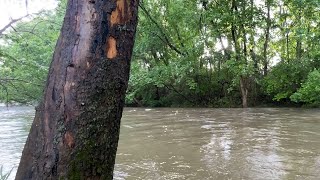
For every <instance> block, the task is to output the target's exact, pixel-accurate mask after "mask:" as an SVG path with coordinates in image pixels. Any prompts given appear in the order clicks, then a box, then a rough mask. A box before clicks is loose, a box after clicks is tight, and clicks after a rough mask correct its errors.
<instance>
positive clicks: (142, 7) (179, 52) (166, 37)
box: [139, 3, 185, 56]
mask: <svg viewBox="0 0 320 180" xmlns="http://www.w3.org/2000/svg"><path fill="white" fill-rule="evenodd" d="M139 7H140V8H141V9H142V11H143V12H144V13H145V15H147V17H148V18H149V19H150V20H151V22H152V23H154V25H156V26H157V28H158V29H159V31H160V33H161V34H162V36H163V37H164V39H161V40H162V41H163V42H164V43H166V44H167V45H168V46H169V47H170V48H171V49H172V50H174V51H175V52H176V53H178V54H180V55H182V56H185V53H183V52H181V51H180V50H179V49H178V48H177V47H176V46H174V45H173V44H172V43H171V42H170V40H169V38H168V36H167V35H166V34H165V33H164V31H163V29H162V28H161V26H160V25H159V24H158V22H157V21H156V20H155V19H153V17H152V16H151V14H150V13H149V12H148V11H147V9H146V8H145V7H144V6H143V5H142V4H141V3H140V4H139Z"/></svg>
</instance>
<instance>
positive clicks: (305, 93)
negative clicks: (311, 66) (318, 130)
mask: <svg viewBox="0 0 320 180" xmlns="http://www.w3.org/2000/svg"><path fill="white" fill-rule="evenodd" d="M290 98H291V100H292V101H294V102H304V103H308V104H310V105H312V106H318V107H319V106H320V71H319V70H314V71H312V72H310V73H309V75H308V79H307V81H306V82H305V83H303V84H302V87H301V88H300V89H299V90H298V91H297V92H296V93H294V94H293V95H292V96H291V97H290Z"/></svg>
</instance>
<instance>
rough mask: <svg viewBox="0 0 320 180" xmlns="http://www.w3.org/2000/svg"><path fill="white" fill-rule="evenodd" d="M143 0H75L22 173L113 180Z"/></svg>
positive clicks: (21, 178)
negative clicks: (138, 11) (121, 120)
mask: <svg viewBox="0 0 320 180" xmlns="http://www.w3.org/2000/svg"><path fill="white" fill-rule="evenodd" d="M137 9H138V0H132V1H127V0H117V1H115V0H104V1H95V0H72V1H71V0H70V1H69V2H68V5H67V12H66V16H65V19H64V24H63V27H62V30H61V35H60V38H59V40H58V42H57V45H56V49H55V53H54V56H53V61H52V63H51V66H50V70H49V75H48V79H47V85H46V89H45V92H44V98H43V101H42V103H40V105H39V106H38V107H37V109H36V116H35V119H34V122H33V124H32V127H31V131H30V134H29V136H28V139H27V143H26V145H25V148H24V150H23V154H22V158H21V161H20V165H19V168H18V172H17V175H16V179H17V180H26V179H32V180H34V179H35V180H37V179H112V177H113V167H114V162H115V155H116V150H117V145H118V138H119V128H120V119H121V115H122V110H123V105H124V95H125V92H126V89H127V84H128V79H129V71H130V59H131V55H132V48H133V43H134V35H135V31H136V25H137Z"/></svg>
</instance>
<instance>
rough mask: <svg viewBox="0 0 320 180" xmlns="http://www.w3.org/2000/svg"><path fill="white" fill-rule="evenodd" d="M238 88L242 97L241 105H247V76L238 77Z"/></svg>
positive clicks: (244, 106) (245, 106)
mask: <svg viewBox="0 0 320 180" xmlns="http://www.w3.org/2000/svg"><path fill="white" fill-rule="evenodd" d="M240 90H241V98H242V107H243V108H247V107H248V82H247V78H245V77H240Z"/></svg>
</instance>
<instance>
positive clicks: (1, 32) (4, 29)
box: [0, 14, 30, 36]
mask: <svg viewBox="0 0 320 180" xmlns="http://www.w3.org/2000/svg"><path fill="white" fill-rule="evenodd" d="M28 16H30V14H27V15H25V16H22V17H20V18H18V19H12V20H11V21H10V22H9V23H8V24H7V25H6V26H4V27H3V28H2V29H0V36H1V35H2V34H3V32H5V31H6V30H7V29H8V28H10V27H11V26H12V25H13V24H14V23H16V22H18V21H21V20H22V19H24V18H26V17H28Z"/></svg>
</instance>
